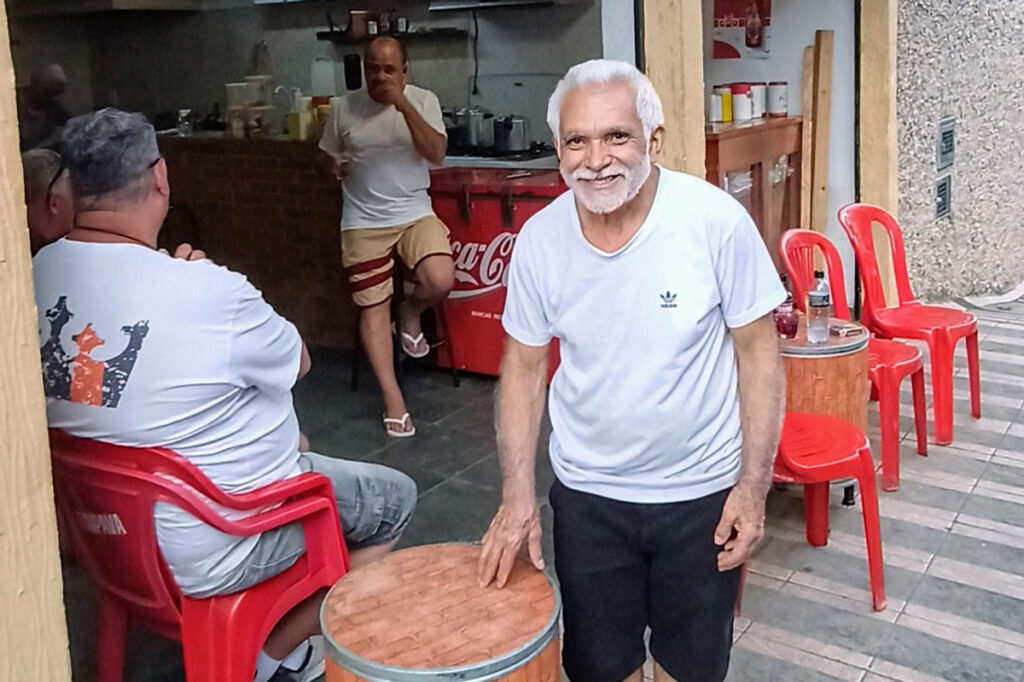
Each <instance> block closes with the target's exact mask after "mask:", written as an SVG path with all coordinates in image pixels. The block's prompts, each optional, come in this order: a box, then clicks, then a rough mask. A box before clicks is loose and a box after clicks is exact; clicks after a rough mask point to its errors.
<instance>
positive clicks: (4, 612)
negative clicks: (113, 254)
mask: <svg viewBox="0 0 1024 682" xmlns="http://www.w3.org/2000/svg"><path fill="white" fill-rule="evenodd" d="M9 36H10V34H9V27H8V24H7V9H6V7H5V6H4V4H3V3H2V2H0V73H3V76H4V82H5V83H6V84H7V87H5V88H3V91H2V92H0V155H2V159H0V161H2V162H0V310H2V311H3V323H2V326H3V335H2V336H3V341H2V343H0V404H2V405H3V408H2V409H0V462H3V470H4V475H3V476H0V576H3V579H2V580H0V603H2V604H3V608H0V680H46V681H47V682H50V681H51V680H52V681H53V682H61V681H63V680H69V679H71V662H70V659H69V657H68V635H67V628H66V625H65V621H64V606H63V585H62V581H61V571H60V558H59V556H58V551H57V517H56V513H55V511H54V507H53V482H52V479H51V477H50V449H49V446H48V445H47V440H46V408H45V403H44V399H43V384H42V370H41V369H40V366H39V332H38V323H37V320H36V306H35V301H34V299H33V293H32V263H31V260H30V258H29V247H28V229H27V227H26V223H25V188H24V183H23V181H22V175H21V174H22V170H21V155H20V153H19V149H18V115H17V112H16V107H15V102H14V65H13V64H12V62H11V46H10V37H9Z"/></svg>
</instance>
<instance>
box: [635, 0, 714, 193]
mask: <svg viewBox="0 0 1024 682" xmlns="http://www.w3.org/2000/svg"><path fill="white" fill-rule="evenodd" d="M643 14H644V16H643V50H644V64H645V66H646V72H647V77H648V78H650V79H651V82H652V83H653V84H654V89H655V90H656V91H657V93H658V96H659V97H661V103H662V106H663V107H664V110H665V132H666V135H665V148H664V149H663V151H662V154H661V162H662V163H663V164H664V165H665V166H666V167H667V168H673V169H676V170H681V171H685V172H687V173H692V174H693V175H696V176H698V177H702V178H703V177H704V175H705V170H704V52H703V50H704V48H703V42H704V35H703V31H702V28H701V26H702V24H703V17H702V16H701V3H699V2H696V1H695V0H643Z"/></svg>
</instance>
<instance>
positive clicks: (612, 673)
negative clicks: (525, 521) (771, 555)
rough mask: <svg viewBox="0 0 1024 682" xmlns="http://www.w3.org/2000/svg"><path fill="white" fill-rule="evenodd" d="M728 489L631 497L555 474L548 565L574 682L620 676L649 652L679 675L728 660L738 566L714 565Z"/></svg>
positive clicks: (701, 674) (607, 681)
mask: <svg viewBox="0 0 1024 682" xmlns="http://www.w3.org/2000/svg"><path fill="white" fill-rule="evenodd" d="M728 494H729V490H723V491H721V492H717V493H714V494H712V495H708V496H707V497H702V498H700V499H697V500H688V501H686V502H673V503H668V504H636V503H631V502H620V501H617V500H612V499H608V498H605V497H599V496H597V495H591V494H588V493H583V492H579V491H577V490H572V489H570V488H567V487H565V486H564V485H562V483H561V482H559V481H557V480H556V481H555V483H554V485H553V486H552V487H551V494H550V499H551V507H552V509H553V510H554V521H555V524H554V526H555V528H554V529H555V533H554V540H555V570H556V572H557V573H558V581H559V583H560V586H561V592H562V604H563V619H564V625H565V639H564V643H563V649H562V663H563V666H564V667H565V672H566V674H567V675H568V676H569V679H570V680H573V682H622V680H624V679H625V678H626V677H627V676H629V675H630V674H631V673H633V672H634V671H635V670H636V669H637V668H639V667H640V666H641V665H642V664H643V662H644V660H645V659H646V656H647V653H646V651H645V649H644V630H645V629H646V628H647V627H650V628H651V645H650V646H651V655H652V656H653V657H654V660H655V661H657V662H658V664H659V665H661V667H662V668H664V669H665V671H666V672H667V673H668V674H669V675H671V676H672V677H673V678H675V679H676V680H678V681H679V682H718V681H720V680H722V679H724V678H725V674H726V672H727V671H728V669H729V651H730V649H731V648H732V619H733V610H734V606H735V603H736V594H737V591H738V590H739V578H740V572H739V570H732V571H727V572H725V573H721V572H719V571H718V563H717V562H718V553H719V552H720V551H721V548H720V547H718V546H717V545H715V540H714V534H715V527H716V526H717V525H718V521H719V519H720V518H721V514H722V507H723V506H724V505H725V499H726V497H727V496H728Z"/></svg>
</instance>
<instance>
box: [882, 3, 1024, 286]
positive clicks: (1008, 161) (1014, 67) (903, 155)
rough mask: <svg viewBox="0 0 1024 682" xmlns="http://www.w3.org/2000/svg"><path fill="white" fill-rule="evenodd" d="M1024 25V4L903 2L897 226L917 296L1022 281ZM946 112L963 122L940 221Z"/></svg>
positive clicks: (959, 129)
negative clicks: (939, 129)
mask: <svg viewBox="0 0 1024 682" xmlns="http://www.w3.org/2000/svg"><path fill="white" fill-rule="evenodd" d="M1022 28H1024V2H1021V1H1020V0H901V1H900V5H899V38H898V52H897V62H898V66H897V69H898V80H897V99H898V108H897V115H898V117H899V153H900V168H899V184H900V223H901V227H902V229H903V234H904V240H905V242H906V248H907V264H908V267H909V269H910V279H911V283H912V284H913V286H914V290H915V293H916V294H917V295H918V296H920V297H923V298H924V297H927V298H948V297H950V296H962V295H969V294H982V293H991V292H1001V291H1006V290H1008V289H1010V288H1012V287H1013V286H1014V285H1016V284H1018V283H1020V282H1021V281H1022V280H1024V221H1022V218H1021V216H1022V214H1024V193H1022V192H1021V190H1020V186H1019V182H1020V178H1021V175H1022V174H1024V132H1022V131H1024V106H1022V92H1024V49H1022V47H1021V35H1020V31H1021V29H1022ZM945 116H955V117H956V120H957V122H956V142H957V149H956V163H955V164H954V166H953V168H952V171H951V172H952V179H953V194H952V197H953V204H952V206H953V213H952V215H951V216H950V217H947V218H943V219H941V220H935V217H934V216H935V209H934V197H935V189H934V188H935V180H936V179H937V178H938V177H939V176H940V173H939V172H937V171H936V170H935V152H936V143H935V136H936V126H937V124H938V121H939V120H940V119H941V118H943V117H945ZM946 172H949V171H943V172H942V173H946Z"/></svg>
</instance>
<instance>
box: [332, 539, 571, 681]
mask: <svg viewBox="0 0 1024 682" xmlns="http://www.w3.org/2000/svg"><path fill="white" fill-rule="evenodd" d="M479 557H480V547H479V546H478V545H469V544H443V545H424V546H422V547H411V548H409V549H403V550H401V551H398V552H395V553H393V554H390V555H389V556H387V557H385V558H384V559H381V560H380V561H377V562H374V563H373V564H370V565H368V566H365V567H363V568H360V569H357V570H355V571H352V572H351V573H349V574H348V575H346V576H345V577H344V578H342V579H341V580H339V581H338V583H337V584H336V585H335V586H334V587H333V588H331V591H330V592H329V593H328V595H327V598H326V599H325V600H324V603H323V606H322V607H321V608H320V625H321V628H322V630H323V634H324V643H325V649H326V654H327V663H326V668H327V670H326V674H327V677H326V682H356V681H360V682H428V681H435V680H436V681H441V680H446V681H450V680H460V681H462V682H484V681H487V682H490V681H492V680H493V681H495V682H498V681H501V682H558V681H559V679H560V676H561V661H560V650H559V639H558V618H559V615H560V612H561V602H560V600H559V597H558V594H557V592H556V590H554V589H553V587H552V584H551V581H550V580H549V579H548V577H547V576H546V575H545V574H544V573H542V572H540V571H538V570H536V569H535V568H533V567H532V566H531V565H530V564H528V563H527V562H525V561H522V560H517V562H516V566H515V567H514V568H513V570H512V574H511V575H510V576H509V580H508V583H506V585H505V587H503V588H502V589H500V590H499V589H497V588H496V587H494V586H493V585H491V586H489V587H486V588H481V587H480V586H479V585H478V584H477V578H476V572H477V560H478V559H479Z"/></svg>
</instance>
